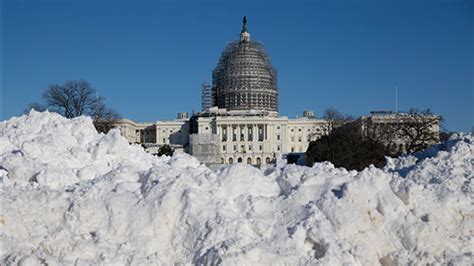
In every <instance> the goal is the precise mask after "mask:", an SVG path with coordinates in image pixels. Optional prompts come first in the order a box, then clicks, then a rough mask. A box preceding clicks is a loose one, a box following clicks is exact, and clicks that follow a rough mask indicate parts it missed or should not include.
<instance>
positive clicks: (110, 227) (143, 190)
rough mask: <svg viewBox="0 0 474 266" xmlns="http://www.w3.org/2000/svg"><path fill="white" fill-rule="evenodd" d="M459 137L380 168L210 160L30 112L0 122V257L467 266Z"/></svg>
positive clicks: (464, 165) (468, 206) (463, 144)
mask: <svg viewBox="0 0 474 266" xmlns="http://www.w3.org/2000/svg"><path fill="white" fill-rule="evenodd" d="M472 141H473V137H472V136H471V135H463V136H455V137H453V138H452V139H451V140H450V141H449V142H448V143H446V144H444V145H438V146H437V147H434V148H432V149H431V150H428V151H426V152H424V153H420V154H416V155H415V156H407V157H403V158H399V159H390V160H389V162H388V164H387V166H386V167H385V169H383V170H381V169H376V168H373V167H369V168H367V169H365V170H364V171H361V172H356V171H346V170H345V169H342V168H339V169H338V168H334V167H333V165H332V164H330V163H317V164H315V165H314V166H313V167H312V168H309V167H301V166H295V165H284V166H277V167H268V168H265V169H261V170H260V169H257V168H254V167H252V166H248V165H244V164H235V165H232V166H225V167H222V168H219V169H218V170H210V169H209V168H207V167H206V166H205V165H203V164H201V163H199V162H198V161H197V160H196V159H195V158H193V157H191V156H189V155H175V156H173V157H171V158H169V157H161V158H157V157H154V156H151V155H149V154H147V153H145V152H144V151H143V150H142V148H141V147H139V146H137V145H129V144H128V143H127V141H126V140H125V139H124V138H122V137H121V136H120V134H119V132H118V131H114V130H113V131H111V132H110V133H109V134H107V135H104V134H98V133H97V132H96V131H95V129H94V127H93V125H92V121H91V120H90V118H87V117H79V118H75V119H66V118H63V117H61V116H59V115H57V114H53V113H48V112H44V113H38V112H34V111H32V112H30V113H29V114H28V115H25V116H22V117H17V118H12V119H10V120H8V121H3V122H1V123H0V178H1V180H2V182H1V185H0V191H1V196H2V201H1V208H2V211H1V216H0V228H1V232H0V242H1V243H2V246H1V252H0V259H1V261H0V264H6V265H9V264H15V265H16V264H20V265H29V264H40V263H47V264H48V265H58V264H76V265H84V264H109V263H110V264H112V263H113V264H132V265H135V264H145V263H152V264H171V263H195V264H219V263H225V264H244V263H245V264H251V263H255V264H257V263H288V264H332V265H341V264H344V263H346V264H356V265H374V264H382V265H393V264H410V263H412V264H426V263H436V264H438V263H443V264H445V263H454V264H456V265H458V264H470V263H472V258H473V252H474V251H473V247H474V238H473V233H474V232H473V230H474V217H473V215H474V206H473V191H474V189H473V180H472V179H473V169H472V167H473V160H474V151H473V143H472Z"/></svg>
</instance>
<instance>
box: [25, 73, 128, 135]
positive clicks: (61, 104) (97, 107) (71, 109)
mask: <svg viewBox="0 0 474 266" xmlns="http://www.w3.org/2000/svg"><path fill="white" fill-rule="evenodd" d="M42 98H43V101H44V103H45V104H44V105H42V104H39V103H33V104H30V107H33V108H35V109H36V108H38V109H39V111H42V110H45V109H48V110H51V111H53V112H57V113H59V114H61V115H63V116H65V117H67V118H72V117H77V116H81V115H88V116H91V117H92V118H93V120H94V125H95V126H96V128H97V130H98V131H100V132H107V131H108V130H110V129H111V128H112V126H113V124H114V123H115V122H116V121H117V120H118V119H119V118H120V116H119V114H118V113H117V112H116V111H115V110H113V109H110V108H108V107H106V105H105V103H104V101H105V99H104V98H103V97H99V96H98V95H97V91H96V90H95V89H94V88H93V87H92V86H91V84H90V83H89V82H87V81H85V80H70V81H66V82H65V83H64V84H62V85H57V84H53V85H50V86H49V87H48V88H47V89H46V91H44V93H43V95H42Z"/></svg>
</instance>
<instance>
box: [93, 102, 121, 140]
mask: <svg viewBox="0 0 474 266" xmlns="http://www.w3.org/2000/svg"><path fill="white" fill-rule="evenodd" d="M91 117H92V119H93V120H94V125H95V128H96V129H97V131H99V132H104V133H106V132H109V130H110V129H112V128H113V127H114V125H115V123H116V122H117V121H118V120H119V119H120V115H119V114H118V113H117V112H116V111H115V110H114V109H111V108H108V107H106V106H105V104H104V102H103V101H97V102H96V106H95V108H94V109H93V111H92V114H91Z"/></svg>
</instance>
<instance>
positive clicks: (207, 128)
mask: <svg viewBox="0 0 474 266" xmlns="http://www.w3.org/2000/svg"><path fill="white" fill-rule="evenodd" d="M206 130H209V127H206ZM171 132H173V131H171Z"/></svg>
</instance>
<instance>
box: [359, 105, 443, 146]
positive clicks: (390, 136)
mask: <svg viewBox="0 0 474 266" xmlns="http://www.w3.org/2000/svg"><path fill="white" fill-rule="evenodd" d="M440 120H441V117H440V116H438V115H433V114H423V113H400V112H391V111H374V112H371V115H370V116H362V117H360V118H359V119H358V120H357V124H358V125H359V127H360V131H361V133H362V135H363V136H364V137H370V138H373V139H376V140H378V141H380V142H381V143H383V144H384V145H386V146H387V147H389V148H390V150H391V151H392V152H395V153H396V152H401V153H404V152H413V151H414V149H417V148H421V149H423V148H424V147H428V146H431V145H433V144H436V143H439V141H440V138H439V126H440Z"/></svg>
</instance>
